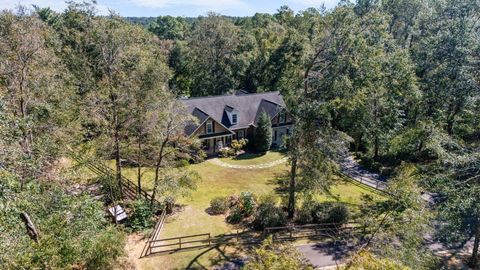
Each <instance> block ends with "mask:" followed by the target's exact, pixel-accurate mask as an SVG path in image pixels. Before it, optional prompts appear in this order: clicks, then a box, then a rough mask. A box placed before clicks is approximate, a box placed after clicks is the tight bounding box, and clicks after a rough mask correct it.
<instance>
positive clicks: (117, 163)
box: [113, 116, 123, 198]
mask: <svg viewBox="0 0 480 270" xmlns="http://www.w3.org/2000/svg"><path fill="white" fill-rule="evenodd" d="M115 119H117V117H116V116H115ZM115 122H117V120H115ZM119 137H120V136H119V132H118V126H115V131H114V138H113V140H114V147H115V180H116V181H117V184H118V190H119V192H120V197H121V198H123V187H122V164H121V163H120V162H121V160H120V138H119Z"/></svg>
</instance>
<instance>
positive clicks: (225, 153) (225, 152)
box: [218, 147, 235, 157]
mask: <svg viewBox="0 0 480 270" xmlns="http://www.w3.org/2000/svg"><path fill="white" fill-rule="evenodd" d="M218 155H219V156H220V157H232V156H234V155H235V150H233V148H230V147H223V148H220V150H219V152H218Z"/></svg>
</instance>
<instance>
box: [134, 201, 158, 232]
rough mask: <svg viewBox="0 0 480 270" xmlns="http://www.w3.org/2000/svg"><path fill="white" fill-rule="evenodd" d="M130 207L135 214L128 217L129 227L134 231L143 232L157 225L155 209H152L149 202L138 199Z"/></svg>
mask: <svg viewBox="0 0 480 270" xmlns="http://www.w3.org/2000/svg"><path fill="white" fill-rule="evenodd" d="M129 207H130V208H131V209H132V210H133V212H132V214H131V215H130V216H129V217H128V226H129V227H130V228H132V230H133V231H142V230H145V229H148V228H151V227H152V226H153V225H154V224H155V219H154V217H155V209H152V206H151V204H150V202H149V201H146V200H144V199H137V200H135V201H133V202H132V203H131V204H130V205H129Z"/></svg>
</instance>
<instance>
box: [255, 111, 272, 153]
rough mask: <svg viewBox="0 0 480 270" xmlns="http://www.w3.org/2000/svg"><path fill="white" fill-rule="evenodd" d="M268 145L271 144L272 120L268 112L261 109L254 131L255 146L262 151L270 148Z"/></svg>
mask: <svg viewBox="0 0 480 270" xmlns="http://www.w3.org/2000/svg"><path fill="white" fill-rule="evenodd" d="M270 145H272V121H271V120H270V117H269V116H268V114H267V113H266V112H265V111H263V112H262V114H261V115H260V119H259V120H258V127H257V130H256V132H255V148H256V149H257V151H259V152H262V153H263V152H267V151H268V149H270Z"/></svg>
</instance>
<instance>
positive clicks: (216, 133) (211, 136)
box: [181, 91, 292, 154]
mask: <svg viewBox="0 0 480 270" xmlns="http://www.w3.org/2000/svg"><path fill="white" fill-rule="evenodd" d="M181 102H182V103H183V104H184V105H185V106H186V108H187V110H188V112H189V113H190V114H192V115H193V116H195V117H196V118H197V119H198V122H197V123H193V122H192V123H190V124H188V125H187V126H186V127H185V133H186V134H187V135H188V136H196V137H198V138H199V139H200V140H201V141H202V143H203V146H204V149H205V151H206V152H207V153H208V154H212V153H216V152H218V151H219V150H220V149H221V148H223V147H225V146H228V145H230V143H231V141H232V140H234V139H237V140H239V139H242V138H247V139H248V140H249V141H252V140H254V135H255V129H256V127H257V122H258V120H259V117H260V114H261V113H262V111H265V112H266V113H267V114H268V115H269V116H270V119H271V121H272V129H273V130H272V137H273V138H272V146H273V147H278V146H281V145H282V144H283V136H286V135H289V134H290V132H291V131H292V119H291V117H290V115H289V114H288V112H287V110H286V106H285V102H284V101H283V98H282V95H281V94H280V93H279V92H278V91H276V92H266V93H255V94H249V93H247V92H245V91H237V92H236V93H235V94H229V95H223V96H209V97H199V98H189V99H181Z"/></svg>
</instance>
